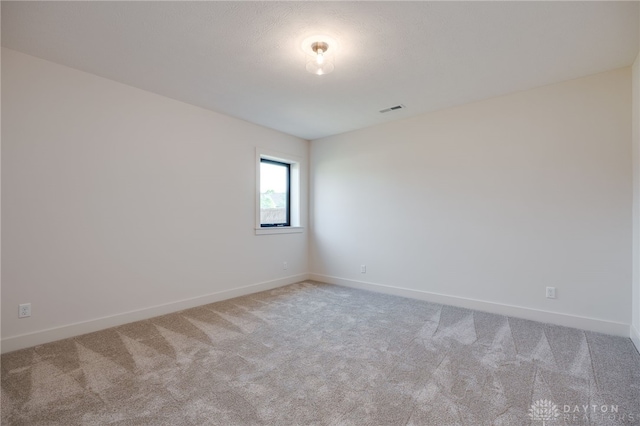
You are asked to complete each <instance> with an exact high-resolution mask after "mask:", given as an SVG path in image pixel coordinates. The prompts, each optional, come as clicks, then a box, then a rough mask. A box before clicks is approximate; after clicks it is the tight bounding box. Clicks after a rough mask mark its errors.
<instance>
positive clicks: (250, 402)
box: [2, 283, 640, 425]
mask: <svg viewBox="0 0 640 426" xmlns="http://www.w3.org/2000/svg"><path fill="white" fill-rule="evenodd" d="M532 405H533V407H532ZM543 421H544V423H545V424H546V425H560V424H570V425H584V424H592V425H610V424H612V425H613V424H615V425H627V424H640V356H639V355H638V353H637V352H636V351H635V348H634V347H633V345H632V343H631V341H630V340H629V339H624V338H620V337H612V336H607V335H602V334H596V333H589V332H583V331H580V330H576V329H571V328H564V327H557V326H550V325H545V324H541V323H536V322H531V321H525V320H519V319H514V318H507V317H504V316H499V315H492V314H486V313H481V312H476V311H470V310H465V309H459V308H453V307H449V306H441V305H435V304H430V303H426V302H421V301H416V300H411V299H404V298H399V297H393V296H388V295H383V294H377V293H370V292H366V291H359V290H353V289H348V288H343V287H337V286H331V285H324V284H316V283H300V284H295V285H291V286H287V287H284V288H280V289H276V290H272V291H267V292H263V293H258V294H254V295H249V296H245V297H241V298H237V299H233V300H228V301H225V302H220V303H214V304H211V305H206V306H202V307H199V308H195V309H190V310H187V311H183V312H179V313H176V314H172V315H166V316H162V317H158V318H154V319H151V320H148V321H141V322H137V323H133V324H129V325H125V326H122V327H117V328H112V329H108V330H104V331H101V332H97V333H92V334H87V335H84V336H79V337H76V338H73V339H67V340H62V341H59V342H55V343H51V344H46V345H42V346H38V347H35V348H31V349H26V350H22V351H17V352H13V353H9V354H5V355H3V356H2V424H3V425H106V424H116V425H294V424H298V425H312V424H317V425H351V424H353V425H405V424H409V425H529V424H532V425H542V424H543Z"/></svg>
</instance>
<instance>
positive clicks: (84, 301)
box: [2, 49, 309, 351]
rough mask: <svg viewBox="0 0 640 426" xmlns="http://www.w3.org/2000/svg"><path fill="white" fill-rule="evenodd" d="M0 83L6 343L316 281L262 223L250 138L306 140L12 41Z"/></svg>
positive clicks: (301, 239) (280, 142)
mask: <svg viewBox="0 0 640 426" xmlns="http://www.w3.org/2000/svg"><path fill="white" fill-rule="evenodd" d="M2 88H3V89H4V90H3V91H2V114H3V117H2V118H3V120H2V122H3V126H2V142H3V146H2V208H3V211H2V228H3V233H2V254H3V259H2V263H3V268H2V337H3V348H2V349H3V350H5V351H9V350H13V349H17V348H18V347H22V346H28V345H31V344H36V343H41V342H42V341H46V340H52V339H54V338H61V337H67V336H69V335H73V334H77V333H80V332H86V331H91V330H93V329H96V328H101V327H106V326H110V325H113V324H116V323H122V322H126V321H131V320H134V319H137V318H142V317H148V316H151V315H154V314H158V313H162V312H165V311H172V310H176V309H179V308H184V307H187V306H193V305H196V304H199V303H204V302H207V301H213V300H217V299H219V298H222V297H230V296H234V295H238V294H240V293H243V292H250V291H257V290H260V289H262V288H267V287H269V286H271V287H273V286H277V285H282V284H285V283H289V282H295V281H298V280H301V279H304V278H306V277H307V275H306V273H307V271H308V254H307V253H308V232H306V231H305V232H303V233H301V234H286V235H261V236H256V235H255V233H254V226H255V217H254V212H255V210H254V206H255V204H254V203H255V192H254V191H255V147H256V146H260V147H263V148H267V149H270V150H274V151H279V152H284V153H289V154H292V155H296V156H298V157H301V158H303V159H305V162H306V161H307V159H308V154H309V143H308V142H307V141H304V140H302V139H298V138H295V137H292V136H289V135H285V134H282V133H279V132H276V131H272V130H269V129H266V128H263V127H260V126H257V125H253V124H250V123H247V122H244V121H241V120H237V119H234V118H231V117H228V116H225V115H221V114H217V113H214V112H211V111H207V110H204V109H200V108H197V107H194V106H190V105H187V104H184V103H182V102H178V101H175V100H172V99H168V98H165V97H162V96H158V95H155V94H152V93H149V92H145V91H142V90H139V89H135V88H132V87H129V86H126V85H122V84H119V83H116V82H113V81H110V80H106V79H103V78H100V77H97V76H95V75H91V74H87V73H83V72H80V71H77V70H74V69H70V68H66V67H63V66H59V65H56V64H53V63H51V62H47V61H44V60H40V59H37V58H34V57H30V56H27V55H24V54H21V53H18V52H15V51H11V50H7V49H2ZM304 166H306V165H304ZM302 187H303V188H307V187H308V167H304V169H303V176H302ZM306 192H307V191H303V199H302V218H303V223H302V225H303V226H308V225H307V223H306V217H307V215H308V214H307V204H308V199H307V194H306ZM283 261H287V262H288V265H289V268H288V270H286V271H284V270H282V262H283ZM254 284H260V285H258V286H255V287H251V288H246V289H242V287H245V286H250V285H254ZM207 295H209V296H208V297H207ZM203 296H204V297H203ZM191 298H196V299H195V300H188V301H184V300H185V299H191ZM180 301H183V302H180ZM26 302H30V303H32V309H33V315H32V317H31V318H28V319H20V320H19V319H18V318H17V310H18V304H19V303H26ZM165 304H166V306H160V307H158V306H159V305H165ZM154 307H155V308H154ZM127 313H128V314H127ZM113 316H115V317H113ZM104 317H110V318H106V319H104ZM78 323H79V324H78ZM51 328H53V329H54V330H53V331H47V330H48V329H51Z"/></svg>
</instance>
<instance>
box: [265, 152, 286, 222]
mask: <svg viewBox="0 0 640 426" xmlns="http://www.w3.org/2000/svg"><path fill="white" fill-rule="evenodd" d="M290 191H291V165H290V164H288V163H283V162H280V161H274V160H267V159H265V158H262V159H260V226H261V227H268V226H290V218H291V210H290V204H291V194H290Z"/></svg>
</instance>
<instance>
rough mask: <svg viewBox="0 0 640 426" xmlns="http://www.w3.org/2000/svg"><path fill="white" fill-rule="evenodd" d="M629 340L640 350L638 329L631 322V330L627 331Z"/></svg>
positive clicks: (639, 332)
mask: <svg viewBox="0 0 640 426" xmlns="http://www.w3.org/2000/svg"><path fill="white" fill-rule="evenodd" d="M629 335H630V336H629V337H631V341H632V342H633V344H634V345H636V349H637V350H638V352H640V331H638V329H637V328H635V327H634V325H633V324H631V332H630V333H629Z"/></svg>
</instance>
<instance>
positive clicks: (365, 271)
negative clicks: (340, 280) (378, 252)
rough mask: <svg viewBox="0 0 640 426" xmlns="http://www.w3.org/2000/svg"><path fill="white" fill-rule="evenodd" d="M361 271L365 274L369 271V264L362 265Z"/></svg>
mask: <svg viewBox="0 0 640 426" xmlns="http://www.w3.org/2000/svg"><path fill="white" fill-rule="evenodd" d="M360 272H361V273H363V274H366V273H367V265H360Z"/></svg>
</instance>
